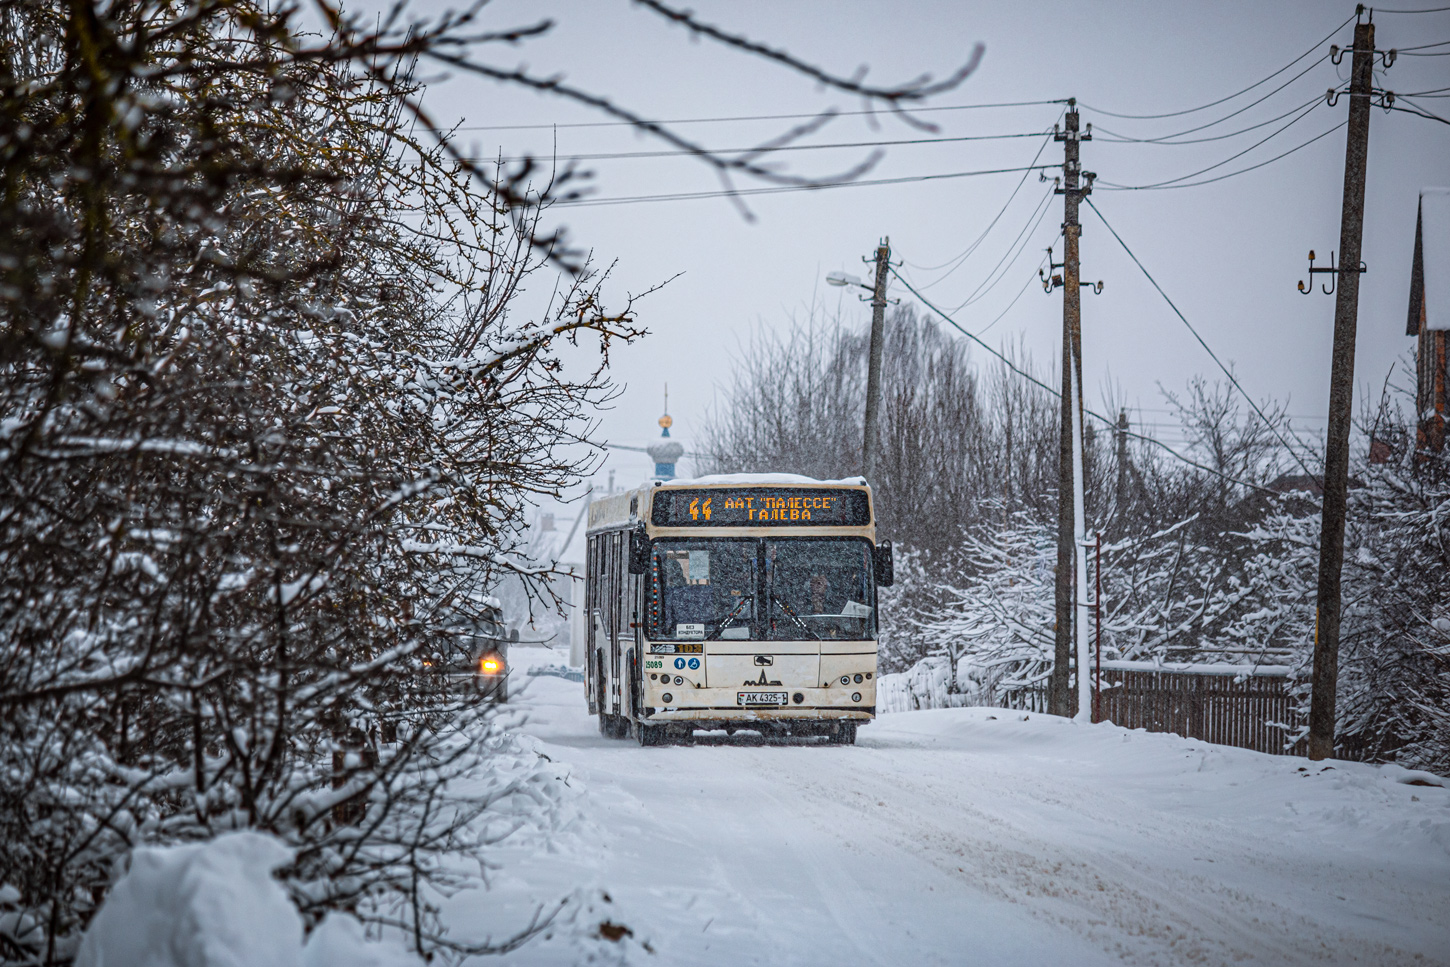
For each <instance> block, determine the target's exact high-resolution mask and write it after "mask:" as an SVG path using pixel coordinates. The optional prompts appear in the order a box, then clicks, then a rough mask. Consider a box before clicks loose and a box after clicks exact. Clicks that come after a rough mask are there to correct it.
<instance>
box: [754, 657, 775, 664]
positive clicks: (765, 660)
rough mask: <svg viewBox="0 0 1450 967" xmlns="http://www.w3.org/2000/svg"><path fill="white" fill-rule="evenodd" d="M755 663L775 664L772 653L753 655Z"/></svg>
mask: <svg viewBox="0 0 1450 967" xmlns="http://www.w3.org/2000/svg"><path fill="white" fill-rule="evenodd" d="M755 663H756V664H757V665H774V664H775V656H774V655H756V656H755Z"/></svg>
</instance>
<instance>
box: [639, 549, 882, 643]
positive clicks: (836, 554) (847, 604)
mask: <svg viewBox="0 0 1450 967" xmlns="http://www.w3.org/2000/svg"><path fill="white" fill-rule="evenodd" d="M647 580H648V606H649V616H648V617H649V620H648V622H647V629H648V634H649V636H650V637H651V638H654V639H663V640H671V639H673V640H706V641H716V640H725V641H729V640H749V641H779V640H811V639H851V640H858V641H859V640H864V639H872V638H875V637H876V612H875V589H874V586H873V584H872V564H871V545H870V544H869V543H868V542H867V541H864V540H860V539H853V538H826V539H822V538H778V539H745V540H731V539H719V540H711V539H706V540H665V541H656V542H655V544H654V545H653V549H652V553H651V566H650V571H649V576H648V579H647Z"/></svg>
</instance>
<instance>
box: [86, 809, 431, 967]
mask: <svg viewBox="0 0 1450 967" xmlns="http://www.w3.org/2000/svg"><path fill="white" fill-rule="evenodd" d="M290 862H292V851H291V850H290V849H289V848H287V847H286V846H285V845H283V844H282V843H281V842H279V841H278V840H276V839H274V838H273V837H270V836H265V835H263V834H261V833H251V832H240V833H227V834H224V835H222V836H218V837H217V838H216V839H214V840H212V841H210V842H207V843H201V844H197V845H191V846H172V847H166V848H159V849H146V848H141V849H138V850H136V851H135V853H134V854H133V855H132V858H131V869H130V871H129V872H127V874H126V875H125V876H124V877H123V878H122V879H121V881H120V882H119V883H117V884H116V886H115V888H114V889H113V890H112V891H111V894H110V896H108V897H107V898H106V902H105V903H104V904H103V905H102V907H101V909H100V912H99V913H97V914H96V918H95V920H94V921H93V922H92V923H91V927H90V929H89V930H88V931H87V932H86V936H85V939H84V940H83V941H82V943H81V949H80V955H79V956H78V957H77V958H76V967H332V965H337V967H344V965H345V967H405V965H406V967H418V965H419V964H421V961H419V960H417V959H416V958H412V957H410V956H409V955H408V954H407V953H406V952H404V951H402V950H400V949H398V948H397V947H395V946H392V945H385V944H381V943H369V942H367V941H366V940H365V939H364V937H363V933H362V927H361V925H360V924H358V922H357V921H356V920H352V919H351V918H349V917H338V916H333V917H328V918H327V919H326V920H324V921H323V922H322V924H321V925H320V926H319V927H318V928H317V929H316V930H315V931H313V933H312V936H311V937H310V938H309V939H308V942H307V943H306V945H305V946H304V944H303V927H302V918H301V917H300V916H299V915H298V913H297V910H296V908H295V907H293V905H292V901H291V900H289V899H288V898H287V892H286V891H285V890H284V889H283V888H282V885H281V884H280V883H278V882H277V881H276V880H275V879H273V877H272V871H273V870H276V869H278V868H279V867H282V866H286V865H287V864H288V863H290Z"/></svg>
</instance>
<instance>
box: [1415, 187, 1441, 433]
mask: <svg viewBox="0 0 1450 967" xmlns="http://www.w3.org/2000/svg"><path fill="white" fill-rule="evenodd" d="M1447 332H1450V188H1425V189H1423V190H1422V191H1421V192H1420V209H1419V215H1418V217H1417V218H1416V219H1415V258H1414V263H1413V265H1412V267H1411V269H1410V314H1409V319H1408V321H1407V323H1406V326H1405V334H1406V335H1409V336H1416V337H1418V339H1419V343H1418V345H1417V346H1416V347H1415V409H1416V414H1415V416H1416V423H1417V430H1416V437H1415V444H1416V448H1417V449H1418V450H1420V451H1428V452H1431V453H1439V452H1441V451H1442V450H1443V449H1444V448H1445V421H1446V419H1447V418H1450V370H1447V366H1446V363H1447V357H1446V341H1447V336H1446V333H1447Z"/></svg>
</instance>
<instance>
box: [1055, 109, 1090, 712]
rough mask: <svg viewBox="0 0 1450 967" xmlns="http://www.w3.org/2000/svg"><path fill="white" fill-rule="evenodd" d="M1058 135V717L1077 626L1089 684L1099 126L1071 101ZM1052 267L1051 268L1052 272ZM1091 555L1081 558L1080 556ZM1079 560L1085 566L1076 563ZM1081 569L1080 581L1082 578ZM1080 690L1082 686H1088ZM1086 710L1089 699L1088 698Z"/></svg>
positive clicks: (1082, 670) (1065, 698)
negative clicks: (1085, 211)
mask: <svg viewBox="0 0 1450 967" xmlns="http://www.w3.org/2000/svg"><path fill="white" fill-rule="evenodd" d="M1053 138H1054V140H1057V141H1061V142H1063V148H1064V156H1063V162H1062V185H1061V186H1060V187H1059V188H1058V189H1057V193H1058V194H1060V195H1062V198H1063V219H1062V237H1063V245H1064V252H1063V260H1062V263H1061V265H1058V264H1057V263H1052V260H1051V257H1050V253H1049V258H1048V261H1049V263H1051V268H1061V269H1062V275H1061V276H1052V277H1051V278H1050V279H1047V278H1045V279H1044V282H1043V284H1044V287H1045V288H1047V290H1048V291H1049V292H1050V291H1051V290H1052V289H1053V288H1055V287H1056V286H1057V285H1061V286H1062V433H1061V435H1060V436H1059V438H1058V449H1057V495H1058V498H1057V507H1058V511H1057V584H1056V589H1055V605H1056V614H1057V627H1056V636H1055V638H1054V649H1053V663H1052V677H1051V678H1050V679H1049V682H1048V690H1047V695H1048V711H1049V712H1050V713H1051V714H1053V715H1063V716H1066V715H1069V714H1071V712H1072V698H1071V692H1070V686H1071V680H1070V677H1069V675H1068V666H1069V664H1070V663H1071V661H1072V653H1073V637H1074V636H1073V629H1074V624H1078V625H1081V627H1079V628H1078V629H1077V630H1078V631H1079V632H1080V634H1079V635H1078V636H1077V637H1078V638H1080V639H1081V641H1079V645H1082V646H1083V647H1082V648H1079V651H1081V652H1082V654H1080V655H1079V656H1078V660H1079V664H1078V678H1079V684H1080V685H1081V684H1085V683H1086V682H1087V661H1086V651H1085V647H1086V646H1085V642H1086V641H1087V638H1086V633H1087V628H1086V619H1085V618H1082V617H1081V616H1078V620H1077V621H1076V622H1075V621H1074V614H1073V612H1074V610H1075V609H1074V598H1075V597H1076V598H1077V599H1078V600H1077V602H1076V603H1077V606H1078V608H1079V609H1086V607H1087V600H1086V594H1085V593H1083V594H1078V593H1077V592H1078V591H1079V589H1078V588H1077V587H1076V584H1077V583H1080V582H1081V581H1084V580H1086V576H1087V571H1086V555H1087V552H1086V549H1085V548H1084V547H1083V546H1082V545H1081V538H1082V533H1081V531H1082V528H1083V516H1084V512H1083V508H1082V489H1081V481H1082V436H1081V433H1080V432H1079V427H1080V424H1081V422H1082V286H1081V279H1080V271H1079V260H1078V239H1079V237H1080V236H1081V234H1082V227H1081V225H1079V223H1078V206H1079V204H1080V203H1081V201H1082V199H1083V197H1084V196H1086V195H1087V194H1088V193H1089V192H1091V191H1092V179H1093V176H1092V175H1091V174H1088V175H1087V184H1086V186H1083V185H1082V183H1081V180H1080V178H1081V176H1082V174H1083V172H1082V168H1081V163H1080V161H1079V158H1078V146H1079V144H1081V142H1083V141H1090V140H1092V125H1089V126H1088V130H1087V131H1086V132H1082V133H1079V131H1078V112H1077V99H1076V98H1069V99H1068V102H1067V114H1066V117H1065V118H1064V123H1063V129H1062V130H1057V129H1056V126H1054V131H1053ZM1050 271H1051V269H1049V272H1050ZM1079 557H1081V558H1083V560H1082V561H1081V562H1079V561H1078V560H1077V559H1078V558H1079ZM1074 565H1077V566H1076V567H1074ZM1074 571H1077V572H1078V573H1077V579H1078V580H1077V581H1075V580H1074ZM1079 691H1082V689H1081V688H1080V689H1079ZM1080 704H1082V705H1083V708H1080V709H1079V711H1080V712H1081V711H1083V710H1084V708H1085V707H1086V706H1085V703H1082V702H1081V697H1080Z"/></svg>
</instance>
